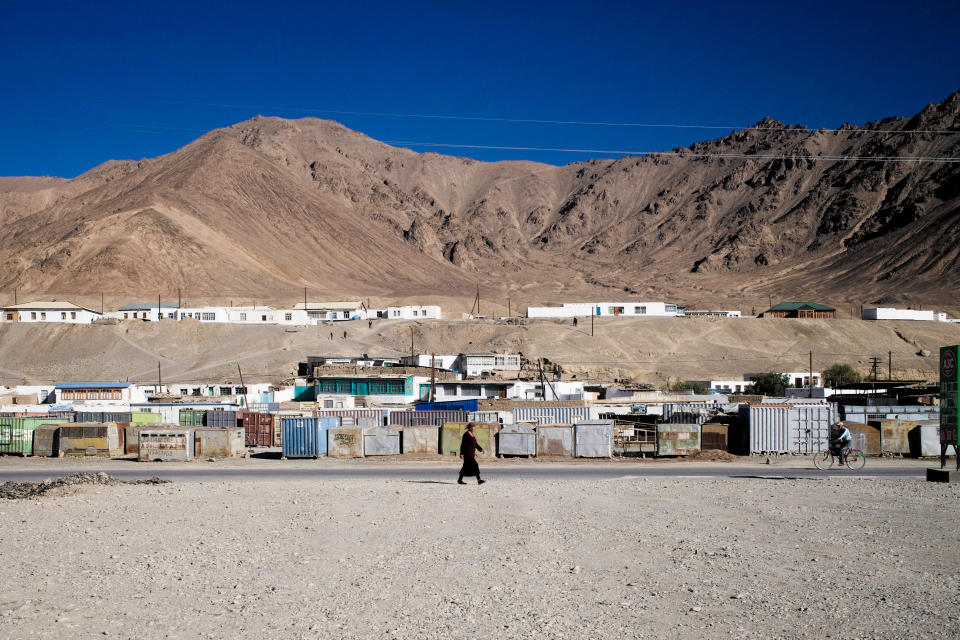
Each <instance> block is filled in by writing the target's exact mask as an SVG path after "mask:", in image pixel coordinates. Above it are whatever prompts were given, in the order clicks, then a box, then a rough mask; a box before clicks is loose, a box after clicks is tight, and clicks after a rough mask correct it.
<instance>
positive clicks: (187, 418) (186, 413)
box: [180, 409, 207, 427]
mask: <svg viewBox="0 0 960 640" xmlns="http://www.w3.org/2000/svg"><path fill="white" fill-rule="evenodd" d="M206 418H207V412H206V411H204V410H202V409H180V426H181V427H202V426H203V425H204V422H205V421H206Z"/></svg>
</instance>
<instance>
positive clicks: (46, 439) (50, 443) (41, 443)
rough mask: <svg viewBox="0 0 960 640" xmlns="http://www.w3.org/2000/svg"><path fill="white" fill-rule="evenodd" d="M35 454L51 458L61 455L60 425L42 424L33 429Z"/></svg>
mask: <svg viewBox="0 0 960 640" xmlns="http://www.w3.org/2000/svg"><path fill="white" fill-rule="evenodd" d="M33 455H35V456H39V457H41V458H51V457H54V456H59V455H60V425H59V424H41V425H37V428H36V429H34V430H33Z"/></svg>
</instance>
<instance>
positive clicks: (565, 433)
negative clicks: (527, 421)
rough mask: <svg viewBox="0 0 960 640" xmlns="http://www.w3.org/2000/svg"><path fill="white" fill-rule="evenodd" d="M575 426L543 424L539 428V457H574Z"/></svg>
mask: <svg viewBox="0 0 960 640" xmlns="http://www.w3.org/2000/svg"><path fill="white" fill-rule="evenodd" d="M574 446H575V445H574V441H573V425H566V424H542V425H540V426H538V427H537V455H538V456H573V453H574V450H575V449H574Z"/></svg>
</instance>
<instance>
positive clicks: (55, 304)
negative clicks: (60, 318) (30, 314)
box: [4, 300, 92, 311]
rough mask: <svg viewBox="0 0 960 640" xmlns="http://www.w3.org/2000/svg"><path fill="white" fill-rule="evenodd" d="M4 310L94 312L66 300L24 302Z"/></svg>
mask: <svg viewBox="0 0 960 640" xmlns="http://www.w3.org/2000/svg"><path fill="white" fill-rule="evenodd" d="M4 309H26V310H28V309H44V310H46V309H57V310H60V309H83V310H85V311H92V309H87V308H86V307H78V306H77V305H75V304H73V303H72V302H67V301H65V300H38V301H37V302H24V303H23V304H15V305H13V306H10V307H4Z"/></svg>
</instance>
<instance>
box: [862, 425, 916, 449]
mask: <svg viewBox="0 0 960 640" xmlns="http://www.w3.org/2000/svg"><path fill="white" fill-rule="evenodd" d="M867 424H878V426H879V427H880V453H882V454H883V453H890V454H899V455H902V456H907V455H910V432H911V431H912V430H914V429H916V428H917V427H918V426H920V423H919V422H915V421H913V420H880V421H878V422H874V421H872V420H871V421H869V422H868V423H867Z"/></svg>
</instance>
